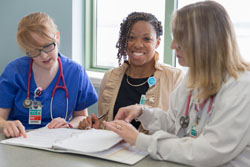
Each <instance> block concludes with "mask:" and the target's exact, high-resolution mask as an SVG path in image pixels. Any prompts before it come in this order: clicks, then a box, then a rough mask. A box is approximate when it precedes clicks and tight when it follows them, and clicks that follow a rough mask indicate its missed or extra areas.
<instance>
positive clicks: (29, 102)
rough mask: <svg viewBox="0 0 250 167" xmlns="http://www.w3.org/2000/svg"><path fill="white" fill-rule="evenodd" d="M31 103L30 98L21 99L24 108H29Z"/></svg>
mask: <svg viewBox="0 0 250 167" xmlns="http://www.w3.org/2000/svg"><path fill="white" fill-rule="evenodd" d="M31 105H32V100H31V99H30V98H26V99H24V101H23V106H24V107H25V108H30V107H31Z"/></svg>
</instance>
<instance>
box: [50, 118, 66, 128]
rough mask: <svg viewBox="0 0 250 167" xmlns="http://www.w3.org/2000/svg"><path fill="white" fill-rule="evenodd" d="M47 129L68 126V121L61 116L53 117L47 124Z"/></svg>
mask: <svg viewBox="0 0 250 167" xmlns="http://www.w3.org/2000/svg"><path fill="white" fill-rule="evenodd" d="M48 128H49V129H55V128H70V125H69V124H68V122H67V121H66V120H65V119H63V118H60V117H58V118H55V119H53V120H52V121H51V122H50V123H49V124H48Z"/></svg>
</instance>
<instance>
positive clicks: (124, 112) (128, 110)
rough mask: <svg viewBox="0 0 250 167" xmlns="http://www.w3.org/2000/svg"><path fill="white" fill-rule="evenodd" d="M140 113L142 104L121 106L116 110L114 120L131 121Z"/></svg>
mask: <svg viewBox="0 0 250 167" xmlns="http://www.w3.org/2000/svg"><path fill="white" fill-rule="evenodd" d="M141 114H142V106H141V105H138V104H135V105H130V106H127V107H122V108H120V109H119V110H118V112H117V114H116V116H115V120H124V121H126V122H128V123H129V122H131V121H132V120H133V119H136V118H137V117H139V116H140V115H141Z"/></svg>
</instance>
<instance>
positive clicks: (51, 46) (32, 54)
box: [26, 42, 56, 58]
mask: <svg viewBox="0 0 250 167" xmlns="http://www.w3.org/2000/svg"><path fill="white" fill-rule="evenodd" d="M55 47H56V43H55V42H52V43H50V44H48V45H46V46H43V49H36V50H33V51H30V52H26V55H27V56H29V57H31V58H35V57H38V56H40V55H41V52H42V51H43V52H45V53H49V52H51V51H52V50H54V49H55Z"/></svg>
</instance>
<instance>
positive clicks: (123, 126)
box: [103, 120, 139, 146]
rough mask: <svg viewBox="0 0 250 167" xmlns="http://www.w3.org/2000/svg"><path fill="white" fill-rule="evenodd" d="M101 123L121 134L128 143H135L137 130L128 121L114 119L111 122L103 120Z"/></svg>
mask: <svg viewBox="0 0 250 167" xmlns="http://www.w3.org/2000/svg"><path fill="white" fill-rule="evenodd" d="M103 124H104V125H105V126H106V128H107V129H109V130H112V131H113V132H115V133H117V134H118V135H119V136H121V137H122V138H123V139H124V140H125V141H126V142H128V143H129V144H130V145H132V146H133V145H135V143H136V139H137V136H138V134H139V132H138V131H137V130H136V129H135V127H134V126H133V125H131V124H130V123H127V122H125V121H123V120H115V121H111V122H106V121H103Z"/></svg>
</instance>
